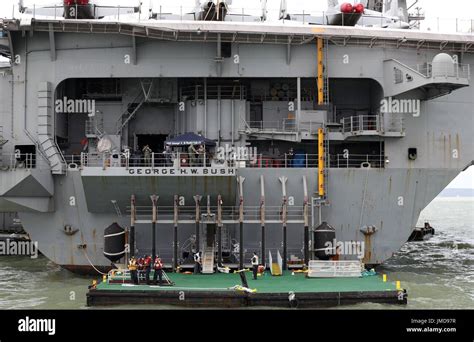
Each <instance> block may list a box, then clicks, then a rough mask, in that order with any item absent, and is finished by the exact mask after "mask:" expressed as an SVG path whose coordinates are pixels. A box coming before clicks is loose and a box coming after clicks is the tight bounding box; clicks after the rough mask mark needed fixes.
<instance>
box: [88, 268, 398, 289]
mask: <svg viewBox="0 0 474 342" xmlns="http://www.w3.org/2000/svg"><path fill="white" fill-rule="evenodd" d="M167 274H168V276H169V278H170V279H171V280H172V281H173V282H174V283H175V286H163V287H160V286H148V285H127V284H126V285H122V284H106V283H100V284H98V285H97V289H98V290H130V291H163V290H164V291H166V290H182V289H183V290H197V291H199V290H202V291H232V290H230V289H229V288H231V287H233V286H235V285H241V281H240V276H239V275H238V274H223V273H219V274H209V275H204V274H200V275H188V274H181V273H167ZM246 275H247V280H248V284H249V287H250V288H251V289H256V290H257V292H258V293H280V292H289V291H293V292H300V293H301V292H352V291H362V292H368V291H393V290H396V286H395V283H392V282H386V283H384V282H383V281H382V278H381V277H379V276H369V277H364V278H324V279H321V278H311V279H310V278H306V277H305V275H304V274H302V273H296V274H295V275H291V272H285V273H284V274H283V276H280V277H273V276H271V275H270V273H269V272H266V273H265V275H263V276H261V277H258V279H257V280H253V279H252V274H251V273H249V272H247V273H246Z"/></svg>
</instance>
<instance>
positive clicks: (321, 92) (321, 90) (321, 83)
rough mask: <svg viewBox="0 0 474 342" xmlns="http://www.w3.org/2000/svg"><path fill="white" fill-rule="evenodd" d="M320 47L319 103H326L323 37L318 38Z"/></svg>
mask: <svg viewBox="0 0 474 342" xmlns="http://www.w3.org/2000/svg"><path fill="white" fill-rule="evenodd" d="M316 42H317V47H318V105H322V104H324V81H323V76H324V51H323V39H322V38H317V39H316Z"/></svg>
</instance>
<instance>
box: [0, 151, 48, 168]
mask: <svg viewBox="0 0 474 342" xmlns="http://www.w3.org/2000/svg"><path fill="white" fill-rule="evenodd" d="M17 169H18V170H31V169H41V170H49V169H51V166H50V165H49V163H48V162H47V161H45V160H44V159H43V158H41V156H38V155H37V154H35V153H11V154H8V153H6V154H2V155H1V156H0V170H1V171H14V170H17Z"/></svg>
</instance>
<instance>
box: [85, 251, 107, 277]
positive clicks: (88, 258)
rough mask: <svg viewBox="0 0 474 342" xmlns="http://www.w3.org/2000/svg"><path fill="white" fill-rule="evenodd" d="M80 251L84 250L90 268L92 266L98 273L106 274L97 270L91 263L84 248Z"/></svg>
mask: <svg viewBox="0 0 474 342" xmlns="http://www.w3.org/2000/svg"><path fill="white" fill-rule="evenodd" d="M82 251H83V252H84V255H85V257H86V259H87V261H88V262H89V264H90V265H91V266H92V268H93V269H94V270H96V272H97V273H99V274H101V275H105V274H107V273H104V272H101V271H99V270H98V269H97V268H96V267H95V266H94V265H93V264H92V262H91V259H89V256H88V255H87V252H86V250H85V249H82Z"/></svg>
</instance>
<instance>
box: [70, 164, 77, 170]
mask: <svg viewBox="0 0 474 342" xmlns="http://www.w3.org/2000/svg"><path fill="white" fill-rule="evenodd" d="M68 168H69V169H70V170H77V168H78V165H77V164H76V163H71V164H69V165H68Z"/></svg>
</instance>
